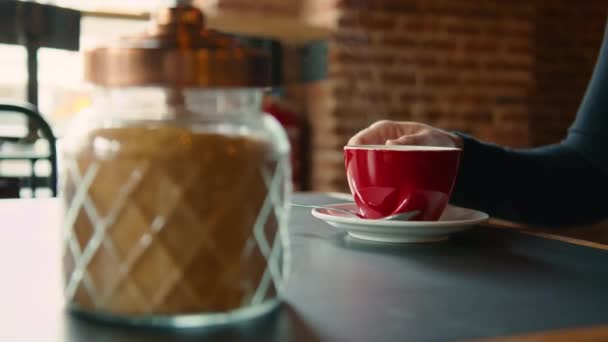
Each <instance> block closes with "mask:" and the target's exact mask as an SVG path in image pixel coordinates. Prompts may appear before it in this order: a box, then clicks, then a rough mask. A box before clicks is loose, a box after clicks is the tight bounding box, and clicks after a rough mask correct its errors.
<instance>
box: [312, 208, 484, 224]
mask: <svg viewBox="0 0 608 342" xmlns="http://www.w3.org/2000/svg"><path fill="white" fill-rule="evenodd" d="M354 205H355V204H354V203H352V202H348V203H345V202H342V203H334V204H326V205H323V206H324V207H332V206H333V207H336V208H341V207H345V206H354ZM450 207H452V208H455V209H458V210H464V211H467V212H470V213H471V216H472V218H471V219H467V220H451V221H384V220H371V219H362V218H355V217H342V216H335V215H329V214H325V213H322V212H321V211H320V209H318V208H315V209H312V210H311V214H312V216H314V217H316V218H318V219H321V220H323V221H327V222H335V223H343V224H350V225H358V226H361V225H365V226H376V227H395V228H396V227H403V228H414V227H415V228H421V227H425V228H449V227H458V226H472V225H477V224H480V223H483V222H485V221H487V220H488V219H489V218H490V216H489V215H488V214H486V213H484V212H482V211H478V210H474V209H469V208H463V207H458V206H454V205H450Z"/></svg>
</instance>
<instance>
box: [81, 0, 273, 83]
mask: <svg viewBox="0 0 608 342" xmlns="http://www.w3.org/2000/svg"><path fill="white" fill-rule="evenodd" d="M204 22H205V20H204V15H203V13H202V12H201V11H200V10H199V9H198V8H196V7H194V6H192V5H190V1H176V4H175V5H173V7H167V8H162V9H160V10H159V11H157V12H156V13H155V14H153V15H151V22H150V26H149V28H148V30H147V31H146V32H144V33H143V34H141V35H137V36H133V37H127V38H122V39H120V40H119V41H118V42H116V44H112V45H110V46H100V47H96V48H94V49H91V50H88V51H86V52H85V59H84V72H85V79H86V80H87V81H89V82H91V83H94V84H97V85H102V86H111V87H122V86H147V85H157V86H163V87H179V88H181V87H213V88H223V87H266V86H269V85H270V58H269V56H268V55H267V54H266V53H265V52H263V51H259V50H254V49H251V48H248V47H245V46H243V45H241V44H240V43H239V42H238V41H236V40H235V39H234V38H232V37H231V36H229V35H226V34H222V33H220V32H218V31H214V30H211V29H207V28H205V26H204Z"/></svg>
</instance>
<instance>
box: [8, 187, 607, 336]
mask: <svg viewBox="0 0 608 342" xmlns="http://www.w3.org/2000/svg"><path fill="white" fill-rule="evenodd" d="M294 201H297V202H299V203H308V204H311V203H315V204H322V203H330V202H336V200H335V199H331V198H328V197H326V196H321V195H314V194H307V195H304V194H300V195H296V196H295V198H294ZM337 202H340V201H337ZM0 218H1V221H0V222H1V224H0V232H1V233H2V234H1V235H0V236H1V237H2V238H1V239H0V270H2V271H1V272H2V281H1V282H0V284H1V285H0V318H1V321H0V322H1V324H0V341H49V342H56V341H376V342H380V341H451V340H467V339H471V338H483V337H492V336H499V335H511V334H518V333H525V332H532V331H541V330H548V329H558V328H571V327H578V326H589V325H595V324H602V323H603V324H605V323H608V294H606V293H605V292H606V289H607V288H608V267H606V266H607V265H608V251H604V250H597V249H592V248H587V247H582V246H577V245H571V244H568V243H564V242H560V241H552V240H546V239H543V238H540V237H534V236H529V235H524V234H521V233H518V232H515V231H509V230H503V229H491V228H479V229H476V230H473V231H470V232H466V233H461V234H458V235H456V236H454V237H453V238H452V239H451V240H449V241H447V242H443V243H436V244H420V245H386V244H375V243H366V242H361V241H356V240H353V239H350V238H348V237H346V236H344V235H343V234H340V233H338V232H337V231H336V230H334V229H332V228H331V227H329V226H327V225H326V224H325V223H323V222H321V221H318V220H316V219H314V218H313V217H312V216H311V215H310V214H309V211H308V210H307V209H294V210H293V212H292V218H291V223H290V233H291V238H292V239H291V241H292V257H293V264H292V271H293V273H292V274H291V277H290V279H289V282H288V284H287V300H286V303H285V304H284V305H283V306H282V307H281V308H280V309H279V310H277V311H275V312H274V313H272V314H270V315H267V316H266V317H264V318H262V319H258V320H254V321H250V322H246V323H243V324H240V325H235V326H225V327H218V328H214V329H205V330H196V329H194V330H186V331H167V330H155V329H141V328H139V329H136V328H127V327H118V326H111V325H106V324H101V323H98V322H93V321H88V320H86V319H83V318H80V317H74V316H72V315H70V314H69V313H66V312H65V311H64V309H63V303H62V301H63V300H62V295H61V286H60V273H59V271H60V258H59V255H60V242H59V220H60V211H59V203H58V202H57V201H56V200H15V201H11V200H9V201H0Z"/></svg>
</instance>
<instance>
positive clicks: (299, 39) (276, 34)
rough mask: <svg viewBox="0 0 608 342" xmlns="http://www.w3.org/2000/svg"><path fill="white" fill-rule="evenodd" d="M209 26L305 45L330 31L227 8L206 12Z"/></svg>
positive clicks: (116, 15)
mask: <svg viewBox="0 0 608 342" xmlns="http://www.w3.org/2000/svg"><path fill="white" fill-rule="evenodd" d="M82 14H83V16H87V17H98V18H108V19H124V20H140V21H141V20H148V18H149V15H148V13H147V12H138V11H131V12H127V11H114V10H105V9H100V10H83V11H82ZM207 23H208V26H209V27H210V28H213V29H216V30H220V31H224V32H229V33H234V34H240V35H247V36H253V37H260V38H270V39H276V40H279V41H282V42H285V43H293V44H305V43H308V42H312V41H319V40H325V39H327V38H328V37H329V34H330V32H331V30H330V29H329V28H327V27H323V26H321V25H316V24H314V23H310V22H307V21H306V20H305V19H303V18H302V19H293V18H286V17H278V16H262V15H260V14H243V13H241V12H238V13H236V12H234V13H230V12H227V11H224V12H222V13H221V14H218V15H207Z"/></svg>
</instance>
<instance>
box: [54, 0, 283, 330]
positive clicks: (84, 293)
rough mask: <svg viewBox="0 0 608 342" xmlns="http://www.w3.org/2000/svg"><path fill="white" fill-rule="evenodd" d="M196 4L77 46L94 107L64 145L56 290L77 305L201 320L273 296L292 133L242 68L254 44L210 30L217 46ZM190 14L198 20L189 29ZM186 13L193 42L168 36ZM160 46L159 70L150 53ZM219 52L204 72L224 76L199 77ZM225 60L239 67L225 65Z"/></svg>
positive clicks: (109, 314)
mask: <svg viewBox="0 0 608 342" xmlns="http://www.w3.org/2000/svg"><path fill="white" fill-rule="evenodd" d="M199 14H200V12H199V11H198V10H197V9H195V8H193V7H191V6H189V5H188V4H184V3H183V2H181V3H180V4H179V5H178V6H175V7H173V8H168V9H164V10H162V11H161V15H160V16H157V17H156V24H157V26H156V27H157V31H156V32H157V33H158V32H159V31H162V34H156V35H148V36H145V37H144V38H142V37H138V38H137V40H135V41H133V40H127V41H126V42H127V43H126V44H125V43H124V42H125V41H123V45H121V46H119V48H115V47H113V48H111V49H108V48H103V49H101V50H100V49H97V50H91V51H90V52H88V54H87V55H86V57H85V68H87V70H86V72H87V79H88V80H89V81H91V82H92V83H93V84H95V85H96V87H95V92H94V97H93V105H92V107H91V108H90V109H88V110H87V111H85V112H83V113H82V114H81V115H79V116H78V117H77V118H76V119H75V120H74V122H73V123H72V124H71V127H70V128H69V129H68V131H67V133H66V135H65V137H64V138H63V141H62V144H61V151H60V153H61V158H62V167H61V170H60V175H61V176H60V185H61V188H60V191H61V197H62V198H63V201H64V208H65V213H64V228H65V229H64V231H65V239H64V241H65V243H64V246H63V248H64V249H63V250H64V255H63V265H64V276H65V277H64V279H65V296H66V301H67V304H68V306H69V307H70V308H71V309H72V310H74V311H76V312H81V313H85V314H89V315H92V316H94V317H98V318H102V319H110V320H115V321H120V322H125V323H134V324H151V325H166V326H200V325H208V324H216V323H226V322H231V321H234V320H240V319H244V318H250V317H254V316H257V315H260V314H263V313H265V312H268V311H270V310H271V309H273V308H274V307H276V306H277V304H278V303H279V302H280V299H281V296H282V294H283V284H284V280H285V277H286V275H287V274H288V266H289V263H288V260H287V256H288V247H289V244H288V236H287V232H286V224H287V219H288V210H287V208H288V201H289V196H290V193H291V188H290V172H291V171H290V164H289V143H288V140H287V137H286V135H285V132H284V131H283V130H282V128H281V126H280V125H279V124H278V122H276V121H275V120H274V119H273V118H272V117H271V116H270V115H266V114H264V113H263V112H262V111H261V105H262V95H263V90H264V88H263V85H264V84H263V83H264V80H265V78H264V77H260V76H259V72H260V69H257V68H253V67H251V66H252V65H253V66H256V65H260V64H259V62H260V60H261V59H260V58H259V57H260V54H258V53H257V52H256V53H255V54H253V55H254V56H257V57H256V58H257V59H255V63H251V59H248V58H243V56H245V57H247V50H245V48H243V47H242V46H240V45H236V43H234V42H233V43H231V44H229V45H226V44H225V42H226V40H225V38H226V37H225V36H221V35H219V34H217V37H220V39H219V40H222V41H223V42H224V43H222V44H211V43H209V42H210V41H213V38H214V37H216V33H214V32H211V31H208V30H205V29H202V14H201V15H199ZM193 16H194V17H196V18H199V19H200V22H199V23H198V24H200V26H201V27H198V28H197V27H195V28H193V23H192V20H193V19H192V18H193ZM159 18H160V20H159ZM199 19H197V20H199ZM184 21H185V22H186V24H187V25H188V26H186V28H187V29H188V30H190V31H189V32H190V33H189V34H190V35H191V37H190V40H189V41H188V44H189V45H188V46H189V47H190V50H191V52H190V53H188V52H185V50H184V49H183V48H184V46H181V45H177V46H176V43H175V42H180V41H181V40H180V39H177V38H175V37H173V36H172V35H173V34H177V33H179V32H182V33H183V30H180V29H176V27H177V26H179V25H182V24H184ZM159 22H160V24H159ZM162 25H164V27H162V30H161V29H158V27H159V26H162ZM182 28H183V27H182ZM176 32H177V33H176ZM182 33H179V34H182ZM151 36H152V38H150V37H151ZM193 37H194V38H193ZM195 38H196V39H200V41H199V42H197V41H196V39H195ZM151 40H153V41H155V42H156V44H149V43H150V41H151ZM142 41H144V42H146V43H147V44H143V45H142V44H141V43H142ZM134 42H136V43H134ZM178 47H179V48H181V50H180V51H179V54H175V50H176V49H177V48H178ZM159 56H162V58H161V60H162V61H163V64H161V65H163V67H161V69H162V70H161V71H159V70H157V69H154V68H150V67H151V66H153V65H155V64H154V63H150V65H147V64H146V63H148V62H147V61H148V60H149V59H152V60H153V61H156V62H157V61H158V60H159V58H160V57H159ZM201 56H202V57H201ZM218 56H220V57H222V58H223V59H222V58H220V59H222V60H221V63H215V64H214V68H213V71H212V73H213V74H214V75H215V76H217V75H220V76H221V77H215V78H213V77H208V76H209V73H204V72H202V71H204V70H208V71H209V70H212V69H211V68H209V63H210V61H217V60H218ZM193 61H194V62H196V63H194V62H193ZM243 61H246V62H247V64H246V65H243V64H244V63H243ZM191 62H193V63H191ZM189 63H191V64H189ZM125 66H129V68H126V67H125ZM231 66H233V67H235V68H236V70H240V71H241V72H242V73H244V74H243V75H239V74H238V73H235V72H234V71H235V70H234V69H231V70H228V71H227V72H226V73H225V74H224V73H222V70H223V69H221V68H230V67H231ZM218 67H221V68H219V69H218ZM178 69H179V72H177V71H176V70H178ZM266 70H267V69H266ZM250 73H257V74H256V75H254V76H251V75H249V74H250ZM191 74H196V77H194V78H193V77H191ZM184 75H185V76H184ZM203 76H204V77H203Z"/></svg>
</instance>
